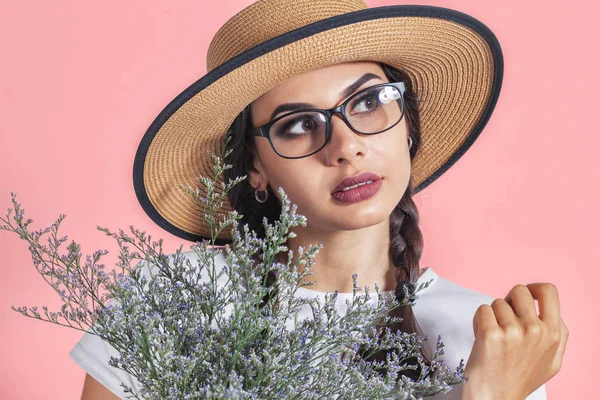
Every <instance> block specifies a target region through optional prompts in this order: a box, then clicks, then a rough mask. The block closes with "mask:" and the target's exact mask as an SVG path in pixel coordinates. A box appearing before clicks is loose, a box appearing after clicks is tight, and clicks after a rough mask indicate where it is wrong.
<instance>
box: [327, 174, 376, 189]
mask: <svg viewBox="0 0 600 400" xmlns="http://www.w3.org/2000/svg"><path fill="white" fill-rule="evenodd" d="M380 179H381V177H380V176H379V175H377V174H374V173H373V172H363V173H360V174H358V175H355V176H347V177H345V178H344V179H342V180H341V181H340V182H339V183H338V184H337V186H336V187H335V189H333V191H332V192H331V194H334V193H336V192H341V191H342V190H343V189H345V188H347V187H349V186H354V185H358V184H359V183H364V182H366V181H378V180H380Z"/></svg>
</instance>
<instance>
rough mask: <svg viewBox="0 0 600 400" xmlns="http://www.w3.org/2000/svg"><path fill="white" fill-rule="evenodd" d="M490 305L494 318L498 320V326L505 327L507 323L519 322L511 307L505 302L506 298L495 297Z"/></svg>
mask: <svg viewBox="0 0 600 400" xmlns="http://www.w3.org/2000/svg"><path fill="white" fill-rule="evenodd" d="M491 307H492V309H493V310H494V313H495V316H496V320H497V321H498V326H500V327H502V328H505V327H507V326H509V325H514V324H518V323H519V320H518V318H517V316H516V315H515V313H514V312H513V309H512V307H511V306H510V304H508V303H507V302H506V300H504V299H495V300H494V301H493V302H492V305H491Z"/></svg>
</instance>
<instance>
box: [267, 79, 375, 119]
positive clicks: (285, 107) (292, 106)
mask: <svg viewBox="0 0 600 400" xmlns="http://www.w3.org/2000/svg"><path fill="white" fill-rule="evenodd" d="M371 79H379V80H383V79H382V78H381V77H380V76H379V75H377V74H373V73H371V72H367V73H366V74H364V75H363V76H361V77H360V78H358V79H357V80H356V81H355V82H354V83H353V84H351V85H350V86H348V87H347V88H346V89H344V91H343V92H342V98H345V97H348V96H350V95H351V94H352V93H354V92H356V90H357V89H358V88H360V87H361V86H362V85H364V84H365V83H366V82H368V81H370V80H371ZM304 108H315V105H314V104H310V103H283V104H280V105H278V106H277V107H276V108H275V110H274V111H273V113H272V114H271V118H270V120H272V119H273V118H275V116H276V115H277V114H279V113H282V112H284V111H295V110H302V109H304Z"/></svg>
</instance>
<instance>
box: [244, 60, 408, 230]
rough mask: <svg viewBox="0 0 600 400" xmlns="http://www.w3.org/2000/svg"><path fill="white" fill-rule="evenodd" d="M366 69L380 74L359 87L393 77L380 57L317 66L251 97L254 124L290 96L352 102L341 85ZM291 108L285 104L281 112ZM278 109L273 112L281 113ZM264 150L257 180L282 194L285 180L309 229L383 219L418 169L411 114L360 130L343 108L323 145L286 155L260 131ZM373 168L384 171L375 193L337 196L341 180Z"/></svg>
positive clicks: (320, 102)
mask: <svg viewBox="0 0 600 400" xmlns="http://www.w3.org/2000/svg"><path fill="white" fill-rule="evenodd" d="M366 73H372V74H376V75H378V76H379V77H380V79H376V78H373V79H370V80H368V81H366V82H364V83H363V84H362V85H361V86H360V87H359V88H357V89H356V90H355V91H354V92H353V93H356V92H357V91H359V90H361V89H364V88H367V87H369V86H373V85H376V84H379V83H384V82H389V81H388V79H387V78H386V76H385V74H384V72H383V70H382V69H381V68H380V67H379V65H378V64H376V63H374V62H363V61H361V62H350V63H343V64H337V65H332V66H327V67H324V68H320V69H315V70H311V71H308V72H305V73H302V74H300V75H297V76H295V77H293V78H290V79H288V80H286V81H284V82H283V83H281V84H280V85H279V86H277V87H275V88H273V89H272V90H271V91H269V92H267V93H265V94H264V95H263V96H261V97H259V98H258V99H256V100H255V101H254V102H253V103H252V104H251V107H250V108H251V120H252V124H253V126H255V127H257V126H261V125H263V124H265V123H267V122H269V121H270V120H271V119H272V118H271V113H272V112H273V111H274V110H275V108H276V107H278V106H279V105H281V104H283V103H297V102H302V103H309V104H312V105H313V106H314V108H323V109H328V108H332V107H334V106H337V105H339V104H341V103H343V102H344V100H345V99H346V98H348V97H349V96H347V97H342V95H341V93H342V92H343V91H344V89H346V88H347V87H348V86H350V85H352V84H353V83H354V82H355V81H357V80H358V79H359V78H360V77H361V76H363V75H364V74H366ZM286 112H289V111H284V112H282V113H280V114H278V115H281V114H284V113H286ZM275 117H276V116H274V117H273V118H275ZM253 140H254V141H255V144H256V149H257V155H256V157H254V168H255V169H253V170H251V171H249V176H250V178H249V179H250V183H251V184H252V186H253V187H255V188H259V189H260V190H263V189H265V188H266V187H267V184H268V185H270V186H271V188H272V189H273V191H274V192H275V193H276V195H277V197H278V198H280V196H279V193H278V187H279V186H281V187H283V190H284V191H285V193H286V194H287V196H288V197H289V200H290V202H291V203H292V204H297V205H298V213H300V214H302V215H304V216H305V217H306V218H307V220H308V223H307V227H306V228H305V229H311V230H312V229H320V230H330V231H335V230H355V229H359V228H362V227H366V226H371V225H374V224H377V223H381V222H383V221H385V220H387V218H389V216H390V213H391V212H392V210H393V209H394V207H395V206H396V205H397V204H398V202H399V201H400V198H401V197H402V195H403V194H404V192H405V190H406V188H407V185H408V181H409V177H410V156H409V148H408V138H407V127H406V118H403V119H402V121H400V123H399V124H397V125H396V126H394V127H393V128H391V129H389V130H387V131H385V132H382V133H380V134H376V135H359V134H356V133H354V132H353V131H352V130H351V129H350V128H349V127H348V126H347V125H346V124H345V123H344V121H343V120H342V119H341V115H339V114H336V115H335V116H334V117H333V118H332V137H331V139H330V141H329V142H328V143H327V145H326V146H325V147H324V148H322V149H321V150H320V151H318V152H317V153H315V154H313V155H311V156H308V157H305V158H299V159H285V158H282V157H280V156H279V155H277V153H275V151H274V150H273V149H272V148H271V145H270V144H269V141H268V139H267V138H263V137H254V138H253ZM362 172H373V173H375V174H377V175H379V176H380V177H381V182H380V183H381V187H380V189H379V191H378V192H377V193H376V194H375V195H374V196H371V197H370V198H368V199H365V200H362V201H359V202H356V203H344V202H341V201H339V200H338V199H336V198H334V197H333V196H332V194H331V193H332V191H333V189H334V188H335V187H336V186H337V184H338V182H340V180H342V179H343V178H345V177H347V176H350V175H357V174H360V173H362Z"/></svg>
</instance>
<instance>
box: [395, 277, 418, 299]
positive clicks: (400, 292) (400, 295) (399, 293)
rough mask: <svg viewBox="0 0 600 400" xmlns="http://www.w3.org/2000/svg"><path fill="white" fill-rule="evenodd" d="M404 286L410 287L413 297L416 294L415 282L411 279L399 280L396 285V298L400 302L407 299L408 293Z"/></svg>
mask: <svg viewBox="0 0 600 400" xmlns="http://www.w3.org/2000/svg"><path fill="white" fill-rule="evenodd" d="M404 287H407V288H408V294H409V296H410V297H411V298H412V296H413V295H414V294H415V284H414V283H412V282H411V281H399V282H398V284H397V285H396V299H397V300H398V302H399V303H402V302H404V301H405V300H406V294H405V293H404Z"/></svg>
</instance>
